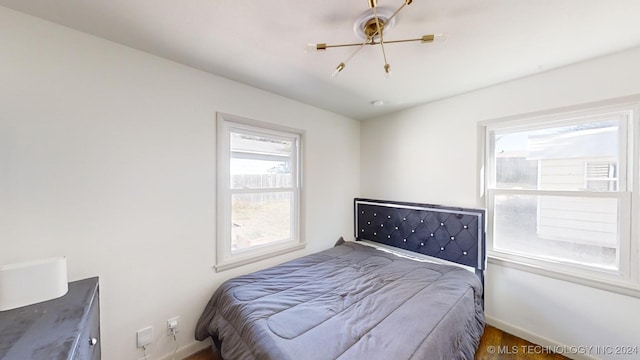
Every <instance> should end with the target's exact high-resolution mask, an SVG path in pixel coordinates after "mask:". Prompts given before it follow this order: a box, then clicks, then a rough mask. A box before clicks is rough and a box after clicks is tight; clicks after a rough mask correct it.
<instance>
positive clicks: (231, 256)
mask: <svg viewBox="0 0 640 360" xmlns="http://www.w3.org/2000/svg"><path fill="white" fill-rule="evenodd" d="M216 123H217V124H216V134H217V135H216V140H217V164H216V170H217V171H216V172H217V177H216V178H217V186H216V188H217V190H216V195H217V199H216V200H217V201H216V202H217V216H216V219H217V221H216V227H217V231H216V232H217V239H216V264H215V269H216V271H224V270H227V269H231V268H234V267H238V266H242V265H246V264H249V263H253V262H256V261H260V260H263V259H267V258H270V257H273V256H277V255H281V254H285V253H288V252H292V251H296V250H300V249H303V248H304V247H305V246H306V244H305V242H304V239H303V236H302V234H303V229H302V219H303V216H302V206H303V199H302V197H303V192H302V155H303V153H302V143H303V135H304V132H303V131H302V130H298V129H293V128H289V127H285V126H280V125H275V124H271V123H267V122H262V121H257V120H252V119H247V118H243V117H240V116H235V115H230V114H225V113H217V116H216ZM232 131H233V132H242V133H247V134H254V135H261V136H267V137H272V138H281V139H286V140H293V142H294V144H295V146H294V151H293V159H292V176H293V177H294V178H293V185H292V187H291V188H283V189H279V188H278V189H268V190H264V191H268V192H273V191H287V192H291V194H292V195H293V197H294V199H293V209H292V213H291V225H292V227H291V229H292V234H291V239H288V240H285V241H279V242H277V243H274V244H269V245H265V246H260V247H258V248H255V249H248V250H243V251H239V252H236V253H233V252H232V249H231V226H232V221H231V197H232V195H233V194H236V193H243V192H246V190H244V189H231V175H230V165H231V149H230V136H231V132H232ZM250 192H255V193H258V192H261V189H251V190H250Z"/></svg>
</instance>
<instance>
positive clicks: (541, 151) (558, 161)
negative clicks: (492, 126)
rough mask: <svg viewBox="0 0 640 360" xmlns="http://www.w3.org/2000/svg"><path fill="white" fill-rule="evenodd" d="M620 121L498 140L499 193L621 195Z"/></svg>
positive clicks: (505, 136)
mask: <svg viewBox="0 0 640 360" xmlns="http://www.w3.org/2000/svg"><path fill="white" fill-rule="evenodd" d="M619 137H620V135H619V121H618V120H608V121H597V122H586V123H582V124H578V125H570V126H569V125H565V126H556V127H549V128H545V129H538V130H529V131H521V132H508V133H507V132H503V133H501V132H496V134H495V153H494V162H495V167H496V168H495V183H496V184H495V186H496V188H498V189H538V190H563V191H573V190H579V191H619V189H618V174H617V167H618V162H619V154H618V149H619V146H618V139H619Z"/></svg>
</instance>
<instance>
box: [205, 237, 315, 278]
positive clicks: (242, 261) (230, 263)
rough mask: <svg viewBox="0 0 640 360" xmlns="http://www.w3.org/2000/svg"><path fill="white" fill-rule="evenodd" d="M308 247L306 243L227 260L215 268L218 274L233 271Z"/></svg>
mask: <svg viewBox="0 0 640 360" xmlns="http://www.w3.org/2000/svg"><path fill="white" fill-rule="evenodd" d="M306 246H307V244H306V243H298V244H295V245H291V246H288V247H286V248H279V249H272V250H270V251H263V252H260V253H254V254H253V255H248V256H243V257H241V258H240V257H238V258H235V259H227V260H225V261H220V262H219V263H217V264H216V265H215V266H214V269H215V270H216V272H221V271H225V270H229V269H233V268H236V267H239V266H243V265H247V264H251V263H254V262H257V261H260V260H264V259H269V258H272V257H274V256H278V255H283V254H287V253H290V252H294V251H298V250H302V249H304V248H305V247H306Z"/></svg>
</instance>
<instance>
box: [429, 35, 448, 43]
mask: <svg viewBox="0 0 640 360" xmlns="http://www.w3.org/2000/svg"><path fill="white" fill-rule="evenodd" d="M447 39H449V35H447V34H436V35H434V36H433V41H438V42H443V41H447Z"/></svg>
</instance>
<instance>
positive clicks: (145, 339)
mask: <svg viewBox="0 0 640 360" xmlns="http://www.w3.org/2000/svg"><path fill="white" fill-rule="evenodd" d="M136 339H137V341H138V347H139V348H141V347H143V346H147V345H149V344H151V342H152V341H153V327H152V326H147V327H146V328H144V329H140V330H138V332H137V333H136Z"/></svg>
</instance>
